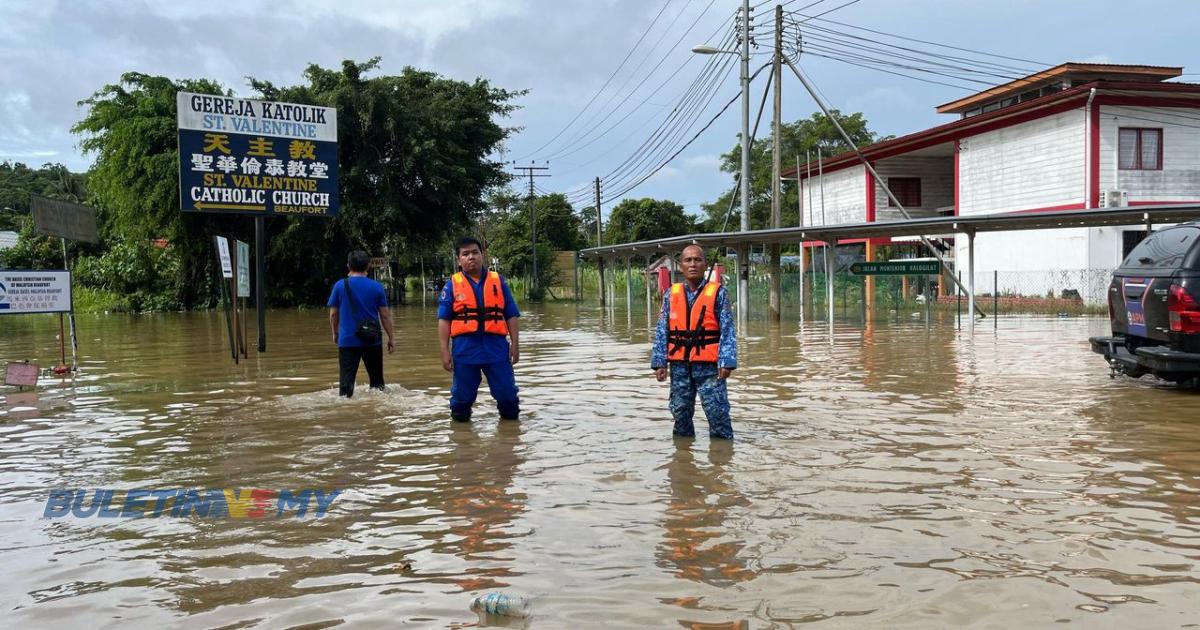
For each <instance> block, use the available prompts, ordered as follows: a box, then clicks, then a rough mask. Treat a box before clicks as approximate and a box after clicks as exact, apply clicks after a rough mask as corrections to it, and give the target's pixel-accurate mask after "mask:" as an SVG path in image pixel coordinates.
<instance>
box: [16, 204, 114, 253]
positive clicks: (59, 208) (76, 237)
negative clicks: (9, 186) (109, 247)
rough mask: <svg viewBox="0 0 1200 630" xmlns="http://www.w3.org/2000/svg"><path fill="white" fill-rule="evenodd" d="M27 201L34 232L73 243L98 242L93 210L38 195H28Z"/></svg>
mask: <svg viewBox="0 0 1200 630" xmlns="http://www.w3.org/2000/svg"><path fill="white" fill-rule="evenodd" d="M29 201H30V204H29V205H30V208H31V209H32V210H33V231H34V232H37V233H38V234H44V235H46V236H59V237H62V238H69V239H71V240H73V241H86V242H88V243H99V242H100V237H99V235H98V234H97V232H96V211H95V210H94V209H93V208H89V207H87V206H84V205H80V204H77V203H71V202H69V201H61V200H58V199H47V198H46V197H41V196H39V195H30V196H29Z"/></svg>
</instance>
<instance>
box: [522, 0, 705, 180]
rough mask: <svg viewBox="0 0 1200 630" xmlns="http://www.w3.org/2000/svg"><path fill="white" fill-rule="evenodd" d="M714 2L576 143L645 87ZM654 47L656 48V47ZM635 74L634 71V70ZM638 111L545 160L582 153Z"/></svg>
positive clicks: (638, 107) (637, 108) (596, 128)
mask: <svg viewBox="0 0 1200 630" xmlns="http://www.w3.org/2000/svg"><path fill="white" fill-rule="evenodd" d="M715 2H716V0H709V2H708V4H707V5H705V7H704V9H703V10H702V11H701V12H700V15H698V16H696V19H695V20H693V21H692V23H691V25H690V26H688V28H687V30H686V31H684V32H683V34H682V35H680V36H679V37H678V38H677V39H676V40H675V43H674V44H673V45H672V46H671V48H670V49H668V54H666V55H664V56H663V57H662V58H661V59H659V61H658V63H656V64H655V65H654V67H653V68H651V69H650V72H649V73H648V74H646V76H645V77H644V78H643V79H642V80H641V81H639V82H638V84H637V85H635V86H634V87H633V89H632V90H631V91H630V94H629V95H626V96H625V98H623V99H621V102H620V103H617V106H616V108H614V109H613V110H612V111H610V112H609V113H608V115H607V116H605V117H604V118H603V119H601V120H600V121H598V122H596V123H595V125H594V126H592V127H591V128H590V129H588V130H587V131H585V132H584V134H583V136H581V137H580V138H579V139H578V140H577V141H576V142H583V140H584V139H585V138H586V137H587V136H588V134H590V133H592V132H595V131H597V130H598V128H599V126H600V125H602V124H604V123H605V122H606V121H607V120H608V119H609V118H611V117H612V116H613V114H615V113H617V111H619V110H620V108H621V107H622V106H623V105H624V104H625V103H626V102H627V101H628V100H629V96H630V95H631V94H633V93H635V92H637V90H639V89H640V88H641V87H642V86H643V85H645V83H646V81H648V80H649V79H650V78H651V77H652V76H654V73H656V72H658V69H659V68H660V67H662V64H663V63H665V62H666V60H667V59H669V58H670V50H671V49H677V48H678V47H679V44H680V42H682V41H683V40H684V38H685V37H687V36H688V34H690V33H691V32H692V30H693V29H695V28H696V25H697V24H699V23H700V20H701V19H703V18H704V16H705V14H707V13H708V10H709V9H710V8H712V6H713V4H714V3H715ZM656 47H657V45H656ZM693 58H694V55H689V56H688V58H687V60H685V61H684V62H683V64H682V65H681V66H680V69H682V68H683V66H686V65H687V64H688V63H690V62H691V61H692V59H693ZM635 72H636V70H635ZM673 77H674V74H672V75H671V76H669V77H668V79H667V80H668V81H670V79H671V78H673ZM622 87H624V86H622ZM610 102H611V99H610ZM606 106H607V104H606ZM639 109H641V105H638V106H637V107H635V108H633V109H632V110H630V111H629V113H627V114H625V116H622V117H621V118H620V119H619V120H618V121H617V122H615V123H613V125H611V126H610V127H608V128H607V129H605V130H603V131H600V132H599V133H597V134H596V135H595V136H594V137H593V138H592V139H591V140H588V141H587V142H583V144H580V145H578V146H576V147H575V148H574V149H571V150H570V151H566V152H564V150H563V149H560V150H559V151H558V152H556V153H553V154H551V155H547V156H546V158H545V159H548V160H551V159H556V158H561V157H567V156H570V155H574V154H575V153H578V152H579V151H582V150H583V149H585V148H587V147H589V146H591V145H592V144H593V143H595V142H596V141H597V140H599V139H600V138H603V137H604V136H605V135H606V134H607V133H609V132H611V131H612V130H613V129H616V128H617V127H618V126H620V125H621V124H622V123H624V122H625V121H626V120H628V119H629V117H630V116H632V115H633V114H634V113H635V112H637V111H638V110H639ZM585 126H587V124H585ZM566 148H570V147H569V146H568V147H566Z"/></svg>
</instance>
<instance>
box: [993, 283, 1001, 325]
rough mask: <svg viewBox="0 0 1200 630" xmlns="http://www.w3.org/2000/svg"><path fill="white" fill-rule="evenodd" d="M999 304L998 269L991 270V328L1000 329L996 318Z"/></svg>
mask: <svg viewBox="0 0 1200 630" xmlns="http://www.w3.org/2000/svg"><path fill="white" fill-rule="evenodd" d="M999 305H1000V271H999V270H997V269H993V270H992V330H1000V323H999V322H998V321H997V320H996V313H998V312H999Z"/></svg>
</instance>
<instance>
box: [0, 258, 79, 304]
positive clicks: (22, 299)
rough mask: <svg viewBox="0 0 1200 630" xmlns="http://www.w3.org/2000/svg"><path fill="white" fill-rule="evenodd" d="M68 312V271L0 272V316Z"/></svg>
mask: <svg viewBox="0 0 1200 630" xmlns="http://www.w3.org/2000/svg"><path fill="white" fill-rule="evenodd" d="M69 312H71V272H69V271H22V270H15V269H5V270H2V271H0V315H23V314H26V313H69Z"/></svg>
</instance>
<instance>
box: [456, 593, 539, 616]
mask: <svg viewBox="0 0 1200 630" xmlns="http://www.w3.org/2000/svg"><path fill="white" fill-rule="evenodd" d="M471 610H474V611H475V612H481V613H487V614H489V615H503V616H505V617H528V616H529V615H531V614H532V613H533V601H532V600H530V599H529V598H528V597H521V596H519V595H508V594H507V593H485V594H483V595H480V596H479V597H476V598H475V599H474V600H472V601H471Z"/></svg>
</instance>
